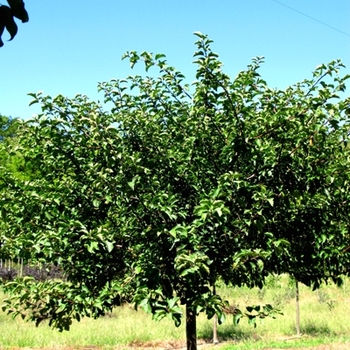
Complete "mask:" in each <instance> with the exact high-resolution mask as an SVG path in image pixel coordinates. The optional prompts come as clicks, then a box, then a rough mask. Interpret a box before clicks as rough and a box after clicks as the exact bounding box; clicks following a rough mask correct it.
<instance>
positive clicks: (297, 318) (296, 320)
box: [295, 280, 300, 337]
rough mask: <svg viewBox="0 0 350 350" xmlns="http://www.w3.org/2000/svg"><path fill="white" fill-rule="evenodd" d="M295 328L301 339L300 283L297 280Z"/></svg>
mask: <svg viewBox="0 0 350 350" xmlns="http://www.w3.org/2000/svg"><path fill="white" fill-rule="evenodd" d="M295 311H296V312H295V314H296V318H295V328H296V331H297V336H298V337H300V303H299V283H298V280H295Z"/></svg>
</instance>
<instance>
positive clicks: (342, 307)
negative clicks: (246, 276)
mask: <svg viewBox="0 0 350 350" xmlns="http://www.w3.org/2000/svg"><path fill="white" fill-rule="evenodd" d="M349 290H350V280H346V282H345V284H344V285H343V286H342V287H340V288H338V287H336V286H335V285H333V284H330V285H324V286H322V287H321V289H320V290H318V291H314V292H312V291H311V290H310V289H309V288H307V287H306V286H304V285H301V286H300V296H301V300H300V309H301V332H302V336H301V337H300V338H296V337H295V336H294V335H295V301H294V297H295V291H294V287H293V286H292V285H291V284H290V282H289V279H288V277H287V276H283V277H273V276H272V277H270V278H269V280H268V283H267V287H265V288H263V289H262V290H259V289H251V290H250V289H248V288H227V287H221V288H220V292H221V294H222V295H223V296H224V297H225V298H226V299H228V300H230V302H231V303H234V304H235V305H237V306H239V307H240V308H242V309H243V308H244V307H245V306H246V305H253V304H264V303H271V304H273V305H275V306H277V307H279V308H280V309H281V311H282V312H283V314H284V315H283V316H282V315H281V316H277V318H276V319H265V320H263V321H262V322H259V321H258V326H257V327H256V328H253V327H251V326H249V325H248V324H247V322H246V320H242V321H241V322H240V324H239V325H238V326H234V325H233V322H232V316H230V315H228V317H227V320H226V322H225V323H224V324H223V325H220V326H219V328H218V332H219V338H220V340H221V342H222V343H221V345H220V349H223V350H229V349H238V350H241V349H242V350H243V349H246V350H248V349H264V348H267V347H269V348H288V347H289V348H291V347H295V348H298V347H299V348H300V347H302V346H311V345H313V346H316V345H319V344H329V343H339V342H340V343H346V342H349V348H350V330H349V326H348V325H349V324H350V293H349ZM183 323H184V322H183ZM197 328H198V338H199V339H200V340H199V343H201V342H204V341H206V342H210V340H211V338H212V320H210V321H208V320H207V319H206V318H205V316H204V315H200V316H199V317H198V327H197ZM0 329H1V332H0V348H3V349H5V348H51V349H52V348H59V347H69V348H72V347H73V348H78V347H79V348H80V347H104V348H106V349H107V348H116V347H118V348H126V347H130V346H134V347H144V346H146V345H147V346H152V347H157V346H158V347H165V345H164V343H165V342H166V343H167V346H173V347H179V346H184V345H185V329H184V324H182V325H181V326H180V327H179V328H176V327H175V326H174V325H173V323H172V322H171V321H170V320H168V319H164V320H162V321H161V322H157V323H156V322H155V321H152V319H151V316H150V315H147V314H145V313H144V312H143V311H137V312H136V311H135V310H134V309H133V307H132V306H130V305H125V306H123V307H120V308H117V309H116V310H114V312H113V313H112V314H111V315H108V316H105V317H102V318H100V319H98V320H92V319H83V320H82V321H81V322H80V323H74V324H73V325H72V328H71V331H69V332H63V333H59V332H57V331H56V330H52V329H50V328H49V327H48V326H47V325H45V324H43V325H40V326H39V327H38V328H36V327H35V326H34V325H33V324H31V323H26V322H24V321H22V320H21V319H19V318H17V319H14V320H13V319H12V318H11V317H9V316H7V315H5V314H4V313H2V312H0Z"/></svg>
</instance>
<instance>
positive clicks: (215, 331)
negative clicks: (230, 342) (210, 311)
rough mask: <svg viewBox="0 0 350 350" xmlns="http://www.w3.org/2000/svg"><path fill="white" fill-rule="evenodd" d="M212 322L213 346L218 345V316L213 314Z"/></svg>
mask: <svg viewBox="0 0 350 350" xmlns="http://www.w3.org/2000/svg"><path fill="white" fill-rule="evenodd" d="M213 320H214V321H213V344H218V343H219V339H218V315H216V314H215V315H214V317H213Z"/></svg>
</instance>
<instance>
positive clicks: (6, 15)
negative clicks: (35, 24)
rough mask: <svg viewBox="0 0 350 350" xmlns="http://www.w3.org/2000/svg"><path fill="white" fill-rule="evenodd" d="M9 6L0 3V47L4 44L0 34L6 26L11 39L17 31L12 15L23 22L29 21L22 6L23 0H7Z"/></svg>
mask: <svg viewBox="0 0 350 350" xmlns="http://www.w3.org/2000/svg"><path fill="white" fill-rule="evenodd" d="M7 2H8V4H9V5H10V6H6V5H0V47H2V46H4V42H3V41H2V39H1V36H2V34H3V32H4V30H5V28H6V30H7V31H8V32H9V34H10V40H12V39H13V38H14V37H15V36H16V34H17V31H18V27H17V24H16V22H15V19H14V17H16V18H18V19H20V20H21V21H22V22H23V23H25V22H28V21H29V16H28V13H27V11H26V9H25V7H24V2H23V0H7Z"/></svg>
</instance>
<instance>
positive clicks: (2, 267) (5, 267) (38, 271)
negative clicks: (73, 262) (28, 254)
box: [0, 260, 64, 282]
mask: <svg viewBox="0 0 350 350" xmlns="http://www.w3.org/2000/svg"><path fill="white" fill-rule="evenodd" d="M25 276H30V277H33V278H35V279H36V280H37V281H46V280H50V279H64V276H63V274H62V270H61V269H60V267H58V266H32V265H26V264H23V263H22V262H19V263H15V262H13V261H12V260H0V280H1V281H2V282H8V281H13V280H14V279H15V278H16V277H25Z"/></svg>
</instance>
